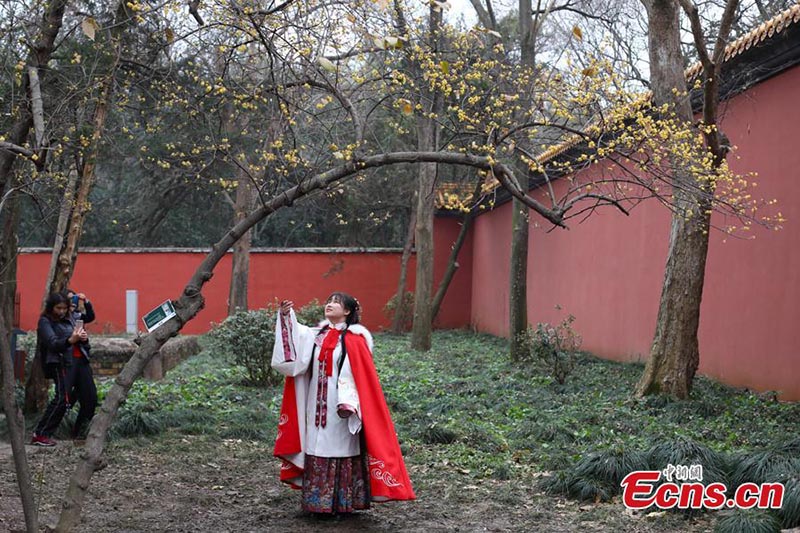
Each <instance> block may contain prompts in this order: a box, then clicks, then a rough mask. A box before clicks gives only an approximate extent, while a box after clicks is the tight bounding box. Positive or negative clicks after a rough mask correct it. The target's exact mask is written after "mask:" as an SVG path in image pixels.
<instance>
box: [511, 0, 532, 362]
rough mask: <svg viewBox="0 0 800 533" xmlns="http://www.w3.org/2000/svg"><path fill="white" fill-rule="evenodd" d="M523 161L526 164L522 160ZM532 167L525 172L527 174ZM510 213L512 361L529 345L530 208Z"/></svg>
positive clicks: (525, 41) (528, 38)
mask: <svg viewBox="0 0 800 533" xmlns="http://www.w3.org/2000/svg"><path fill="white" fill-rule="evenodd" d="M532 12H533V9H532V5H531V0H520V1H519V39H520V52H521V57H520V59H521V62H522V65H523V66H524V67H528V68H529V69H531V71H533V69H534V66H535V63H536V28H535V27H534V24H533V18H532V17H533V15H532ZM523 164H525V163H524V162H523ZM529 174H530V171H526V172H525V173H524V175H525V176H528V175H529ZM523 190H524V191H525V192H526V193H527V192H528V179H525V180H524V183H523ZM511 209H512V214H511V258H510V260H509V263H510V273H509V291H508V311H509V312H508V338H509V340H510V344H509V353H510V356H511V360H512V361H519V360H520V359H522V358H523V357H524V354H525V351H526V350H527V348H528V343H527V341H526V335H527V333H528V233H529V220H530V219H529V216H528V208H527V206H525V204H523V203H522V202H520V201H519V200H517V199H516V198H515V199H514V200H513V202H512V205H511Z"/></svg>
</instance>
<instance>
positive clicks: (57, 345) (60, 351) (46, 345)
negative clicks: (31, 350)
mask: <svg viewBox="0 0 800 533" xmlns="http://www.w3.org/2000/svg"><path fill="white" fill-rule="evenodd" d="M72 331H73V326H72V322H70V320H69V319H68V318H63V319H61V320H53V319H52V318H50V317H48V316H41V317H39V325H38V326H37V328H36V344H37V349H38V350H40V353H41V354H42V356H43V357H44V362H45V364H48V365H50V364H63V365H66V366H71V365H72V364H73V362H74V360H75V358H74V357H72V344H70V343H69V337H70V336H71V335H72ZM79 347H80V349H81V352H82V353H83V354H84V356H86V357H83V358H81V359H80V360H82V361H84V362H85V363H88V361H89V360H88V355H89V342H88V341H87V342H81V343H79ZM67 356H69V357H67Z"/></svg>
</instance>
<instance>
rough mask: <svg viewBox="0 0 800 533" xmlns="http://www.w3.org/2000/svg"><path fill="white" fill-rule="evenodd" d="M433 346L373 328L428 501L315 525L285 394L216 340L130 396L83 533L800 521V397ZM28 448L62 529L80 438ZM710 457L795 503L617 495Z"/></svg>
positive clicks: (478, 340)
mask: <svg viewBox="0 0 800 533" xmlns="http://www.w3.org/2000/svg"><path fill="white" fill-rule="evenodd" d="M434 341H435V342H434V349H433V350H432V351H431V352H430V353H416V352H411V351H410V350H409V349H408V337H407V336H390V335H378V336H377V338H376V346H377V348H376V353H375V360H376V365H377V367H378V371H379V374H380V376H381V381H382V383H383V387H384V393H385V395H386V398H387V402H388V404H389V407H390V409H391V410H392V414H393V417H394V421H395V424H396V429H397V432H398V434H399V437H400V441H401V446H402V449H403V452H404V454H405V456H406V461H407V464H408V467H409V471H410V474H411V478H412V481H413V482H414V485H415V490H416V492H417V495H418V500H417V501H416V502H402V503H398V504H389V505H379V506H376V508H375V509H373V510H372V511H370V512H369V513H366V514H365V515H363V516H360V517H358V518H354V519H353V520H354V521H352V522H337V523H315V522H310V520H311V519H310V518H308V517H304V516H302V515H301V514H300V513H299V504H298V501H297V494H296V493H295V492H292V491H290V490H289V489H287V488H285V487H282V486H280V484H279V483H278V482H277V472H278V464H277V461H276V460H275V459H273V458H272V457H271V448H272V443H273V441H274V438H275V431H276V427H277V414H278V411H279V405H280V400H281V386H280V385H268V386H252V385H251V382H250V380H249V377H248V373H247V370H246V369H245V368H244V367H241V366H236V365H234V364H233V363H232V362H231V360H230V359H228V358H225V357H220V356H219V355H218V354H217V353H216V352H215V351H214V350H213V349H206V350H205V351H204V352H203V353H201V354H199V355H197V356H195V357H192V358H190V359H189V360H187V361H186V362H184V363H183V364H181V365H180V366H179V367H177V368H175V369H174V370H172V371H170V373H169V374H168V375H167V376H166V378H165V379H164V380H162V381H161V382H157V383H152V382H138V383H137V384H136V385H135V386H134V388H133V389H132V390H131V394H130V396H129V398H128V400H127V401H126V403H125V405H124V406H123V407H122V409H121V411H120V415H119V418H118V420H117V422H116V424H115V426H114V428H113V432H112V433H113V434H112V441H111V443H110V446H109V449H108V453H107V456H108V461H109V466H108V467H107V468H106V469H105V470H103V471H102V472H101V473H98V476H97V479H96V483H97V485H96V486H95V485H94V484H93V489H92V494H91V501H89V502H88V505H87V510H86V511H87V513H86V519H85V523H84V524H83V526H82V527H83V530H84V531H147V530H171V531H210V530H215V531H220V530H221V531H225V530H233V529H237V530H254V531H255V530H257V531H282V530H287V529H297V528H301V529H302V528H309V527H310V528H317V529H325V530H330V531H350V530H353V529H368V530H376V531H396V530H403V531H429V530H431V529H433V530H436V529H439V530H453V529H462V530H475V529H481V530H483V529H484V528H487V529H488V530H490V531H513V530H519V528H524V529H525V528H527V529H531V528H532V529H531V530H547V531H579V530H580V531H583V530H586V529H587V528H589V529H591V530H607V531H710V530H712V529H714V528H715V527H717V528H719V529H720V530H722V531H724V530H729V531H730V530H741V529H740V527H743V524H745V525H747V524H754V525H753V527H758V528H760V529H762V530H765V531H773V530H775V528H776V527H781V526H782V527H796V525H797V524H795V525H794V526H792V524H793V523H794V522H793V521H796V520H797V513H798V511H797V509H798V507H797V500H798V494H800V491H798V484H797V469H796V466H797V464H796V462H794V459H795V458H797V457H798V456H800V454H798V453H797V451H798V449H797V447H798V445H800V441H798V440H797V428H798V427H800V406H799V405H798V404H790V403H778V402H775V401H773V400H772V399H771V397H770V396H769V395H763V396H762V395H757V394H753V393H749V392H746V391H737V390H733V389H730V388H727V387H723V386H720V385H718V384H716V383H714V382H711V381H709V380H705V379H702V378H701V379H698V380H697V383H696V389H695V392H694V394H693V398H692V399H691V400H688V401H677V402H672V401H667V400H664V399H658V398H648V399H645V400H636V399H631V397H630V392H629V391H630V390H631V388H632V387H631V386H632V384H633V383H634V382H635V381H636V379H638V377H639V375H640V373H641V366H640V365H628V364H619V363H613V362H608V361H603V360H599V359H595V358H592V357H590V356H588V355H585V354H579V355H578V356H576V359H575V365H576V366H575V369H574V371H573V372H572V373H571V374H570V376H569V379H567V380H566V382H565V383H564V384H563V385H561V384H559V383H558V382H557V381H556V379H554V378H553V377H551V375H550V373H549V371H548V369H547V368H546V365H545V364H544V363H537V362H536V361H535V360H532V361H526V362H520V363H512V362H511V361H509V360H508V357H507V355H506V354H507V351H508V350H507V349H508V345H507V341H506V340H504V339H498V338H495V337H491V336H488V335H478V334H473V333H469V332H464V331H452V332H439V333H437V334H436V336H435V339H434ZM106 388H107V385H101V387H100V390H101V394H102V392H103V391H104V390H106ZM2 453H3V452H2V449H0V454H2ZM31 453H33V454H35V455H34V457H33V458H32V464H33V465H34V470H35V472H36V475H37V479H38V482H37V483H38V485H37V490H38V494H39V496H40V497H41V498H42V503H41V505H40V510H41V512H42V514H43V517H44V519H45V523H48V522H49V523H53V522H54V521H55V516H56V513H57V511H58V509H59V504H60V501H59V494H61V491H62V489H63V487H64V485H65V483H66V479H64V478H63V474H62V472H64V471H65V470H66V471H70V470H71V469H70V468H66V469H64V467H63V465H64V463H67V462H69V463H74V462H75V461H77V460H78V458H79V455H80V453H81V448H78V447H74V446H72V445H70V443H69V442H62V444H61V445H60V446H58V447H57V448H56V449H54V450H41V449H34V450H32V451H31ZM698 457H701V458H702V460H703V461H705V462H707V463H708V467H707V468H706V470H705V473H706V474H707V475H708V476H709V479H711V477H712V476H721V477H723V478H725V480H726V481H727V482H728V483H729V486H731V485H732V484H736V483H739V482H741V481H743V480H748V479H749V480H752V481H755V482H759V481H760V480H762V479H770V477H772V476H775V475H779V473H781V472H782V473H781V474H780V475H781V476H782V477H780V479H777V480H778V481H784V482H786V483H787V496H786V500H787V503H790V504H791V501H794V502H795V503H793V504H791V506H790V507H787V506H784V507H785V509H784V510H783V511H782V512H781V513H771V514H767V513H763V512H759V513H754V512H748V513H744V512H735V513H734V512H719V513H711V512H707V513H694V514H687V513H660V512H649V513H632V512H628V511H626V510H625V509H624V507H623V506H622V504H621V503H620V501H619V497H618V482H619V479H620V476H623V475H624V474H625V473H626V472H627V471H628V470H630V469H633V468H642V467H643V466H648V465H650V464H652V463H653V462H654V461H655V462H658V461H662V462H663V461H667V460H671V461H673V462H677V461H692V460H695V458H698ZM10 463H11V461H0V464H3V465H4V466H3V467H2V470H0V474H1V475H0V494H2V495H4V496H5V495H8V494H16V487H15V484H14V483H15V481H14V477H13V471H12V470H11V469H10V466H9V465H10ZM712 463H713V464H717V466H718V469H719V471H718V472H715V471H714V469H713V468H712V466H713V465H712ZM659 464H660V463H659ZM581 500H586V501H581ZM15 501H17V502H18V500H16V498H7V497H3V498H0V517H3V518H0V529H6V528H8V529H15V528H17V529H19V528H21V527H22V516H21V511H20V510H19V509H18V505H17V506H16V507H15V506H14V502H15ZM150 507H152V508H153V510H146V509H149V508H150ZM651 511H657V510H655V509H653V510H651ZM731 528H733V529H731ZM737 528H739V529H737ZM765 528H766V529H765Z"/></svg>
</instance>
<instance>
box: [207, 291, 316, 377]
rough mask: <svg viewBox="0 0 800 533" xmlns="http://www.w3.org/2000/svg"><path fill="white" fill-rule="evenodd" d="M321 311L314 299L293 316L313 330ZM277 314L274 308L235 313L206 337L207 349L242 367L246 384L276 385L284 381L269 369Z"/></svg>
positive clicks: (297, 310)
mask: <svg viewBox="0 0 800 533" xmlns="http://www.w3.org/2000/svg"><path fill="white" fill-rule="evenodd" d="M324 309H325V308H324V306H323V305H322V304H321V303H319V300H316V299H315V300H311V301H310V302H309V303H308V304H306V305H304V306H303V307H301V308H300V309H296V310H295V314H296V315H297V320H298V322H300V323H301V324H305V325H307V326H316V325H317V324H318V323H319V321H320V320H322V319H323V318H324V315H325V311H324ZM276 313H277V308H276V307H268V308H266V309H259V310H257V311H240V312H238V313H235V314H233V315H231V316H229V317H228V318H226V319H225V320H223V321H222V322H221V323H219V324H217V325H215V326H214V328H213V329H212V330H211V331H210V332H209V333H208V335H207V337H206V343H205V344H206V348H207V349H209V350H211V351H214V352H216V353H218V354H220V355H222V356H224V357H227V358H228V360H230V361H232V362H233V363H234V364H236V365H239V366H242V367H244V369H245V370H246V371H247V381H248V383H249V384H251V385H277V384H279V383H281V382H282V381H283V376H282V375H280V374H278V373H277V372H275V371H274V370H272V368H271V366H270V364H271V363H272V348H273V346H274V344H275V317H276Z"/></svg>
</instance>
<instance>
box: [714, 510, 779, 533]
mask: <svg viewBox="0 0 800 533" xmlns="http://www.w3.org/2000/svg"><path fill="white" fill-rule="evenodd" d="M780 530H781V526H780V523H779V522H778V520H777V519H776V518H775V516H774V515H772V514H771V513H768V512H766V511H755V510H752V509H747V510H741V509H739V510H736V511H734V512H732V513H731V514H729V515H728V516H726V517H724V518H722V519H721V520H720V521H719V522H717V526H716V527H715V528H714V531H715V532H716V533H777V532H778V531H780Z"/></svg>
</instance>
